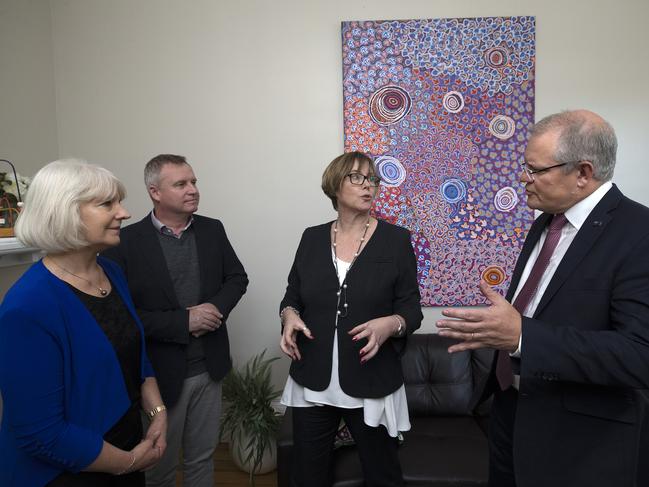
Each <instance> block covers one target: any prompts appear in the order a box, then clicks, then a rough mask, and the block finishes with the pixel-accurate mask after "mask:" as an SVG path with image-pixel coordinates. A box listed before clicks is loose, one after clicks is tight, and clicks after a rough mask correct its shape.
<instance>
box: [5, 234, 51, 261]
mask: <svg viewBox="0 0 649 487" xmlns="http://www.w3.org/2000/svg"><path fill="white" fill-rule="evenodd" d="M42 255H43V252H41V251H40V250H38V249H33V248H29V247H25V246H24V245H23V244H21V243H20V242H19V241H18V239H17V238H15V237H4V238H0V267H9V266H12V265H21V264H31V263H32V262H36V261H37V260H38V259H40V258H41V257H42Z"/></svg>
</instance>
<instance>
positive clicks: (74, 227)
mask: <svg viewBox="0 0 649 487" xmlns="http://www.w3.org/2000/svg"><path fill="white" fill-rule="evenodd" d="M125 196H126V189H125V188H124V185H123V184H122V183H121V181H120V180H119V179H117V178H116V177H115V175H114V174H113V173H111V172H110V171H109V170H108V169H104V168H103V167H100V166H95V165H93V164H88V163H87V162H86V161H82V160H79V159H62V160H59V161H54V162H50V163H49V164H47V165H46V166H45V167H43V168H42V169H41V170H40V171H38V172H37V173H36V176H34V179H33V181H32V184H31V185H30V186H29V191H28V192H27V196H26V198H25V207H24V208H23V210H22V211H21V213H20V215H19V216H18V220H17V222H16V237H18V240H20V241H21V242H22V243H23V244H25V245H27V246H29V247H35V248H38V249H42V250H45V251H46V252H53V253H57V252H66V251H70V250H78V249H81V248H83V247H85V246H86V245H88V241H87V240H86V238H85V235H84V234H85V228H84V225H83V222H82V221H81V216H80V212H79V207H80V206H81V205H82V204H84V203H89V202H91V201H96V200H105V201H108V200H112V199H114V198H116V197H117V198H119V199H120V200H122V199H124V197H125Z"/></svg>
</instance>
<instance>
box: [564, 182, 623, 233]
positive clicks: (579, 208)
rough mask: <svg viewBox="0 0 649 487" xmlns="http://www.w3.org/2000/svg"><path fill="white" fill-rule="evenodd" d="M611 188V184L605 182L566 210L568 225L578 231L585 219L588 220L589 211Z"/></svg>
mask: <svg viewBox="0 0 649 487" xmlns="http://www.w3.org/2000/svg"><path fill="white" fill-rule="evenodd" d="M612 187H613V183H611V182H610V181H606V182H605V183H604V184H602V185H601V186H600V187H599V188H597V189H596V190H595V191H593V192H592V193H591V194H589V195H588V196H586V197H585V198H584V199H583V200H581V201H580V202H579V203H577V204H575V205H573V206H571V207H570V208H568V209H567V210H566V213H565V215H566V218H567V219H568V221H569V222H570V224H571V225H572V226H573V227H575V228H576V229H577V230H579V229H580V228H581V226H582V225H583V224H584V222H585V221H586V218H588V215H590V213H591V211H593V209H594V208H595V207H596V206H597V203H599V202H600V201H601V200H602V198H603V197H604V195H605V194H606V193H608V191H609V190H610V189H611V188H612Z"/></svg>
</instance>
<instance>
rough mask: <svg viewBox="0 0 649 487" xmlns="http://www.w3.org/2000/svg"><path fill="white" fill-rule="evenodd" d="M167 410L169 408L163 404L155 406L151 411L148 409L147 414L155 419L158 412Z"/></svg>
mask: <svg viewBox="0 0 649 487" xmlns="http://www.w3.org/2000/svg"><path fill="white" fill-rule="evenodd" d="M166 410H167V406H165V405H164V404H162V405H160V406H156V407H154V408H153V409H151V410H150V411H147V413H146V415H147V416H148V417H149V419H153V418H154V417H155V415H156V414H158V413H161V412H162V411H166Z"/></svg>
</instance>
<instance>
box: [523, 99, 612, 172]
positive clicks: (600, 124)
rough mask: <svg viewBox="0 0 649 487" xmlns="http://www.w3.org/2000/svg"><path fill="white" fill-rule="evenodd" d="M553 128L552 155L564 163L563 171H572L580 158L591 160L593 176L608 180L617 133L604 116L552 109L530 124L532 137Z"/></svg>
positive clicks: (581, 159)
mask: <svg viewBox="0 0 649 487" xmlns="http://www.w3.org/2000/svg"><path fill="white" fill-rule="evenodd" d="M593 115H594V114H593ZM595 117H597V116H595ZM552 130H559V131H560V135H559V139H558V142H557V148H556V151H555V153H554V157H553V158H554V160H555V161H557V162H558V163H566V166H564V168H563V169H564V172H566V173H568V172H570V171H572V170H573V169H574V168H575V167H577V164H578V163H579V162H580V161H590V162H591V163H592V164H593V177H594V178H595V179H597V180H598V181H609V180H610V179H612V178H613V171H614V170H615V161H616V154H617V137H616V136H615V130H613V127H612V126H611V125H610V124H609V123H608V122H607V121H606V120H604V119H601V118H599V117H597V118H596V119H594V117H593V116H587V115H585V114H584V112H583V111H565V112H561V113H555V114H553V115H549V116H547V117H545V118H544V119H542V120H540V121H539V122H537V123H536V125H534V127H533V128H532V132H531V137H535V136H538V135H542V134H544V133H546V132H549V131H552Z"/></svg>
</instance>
